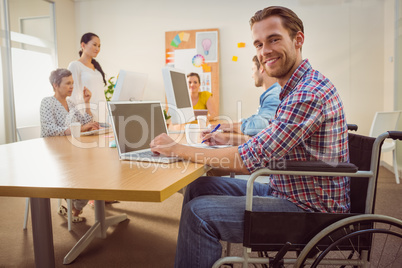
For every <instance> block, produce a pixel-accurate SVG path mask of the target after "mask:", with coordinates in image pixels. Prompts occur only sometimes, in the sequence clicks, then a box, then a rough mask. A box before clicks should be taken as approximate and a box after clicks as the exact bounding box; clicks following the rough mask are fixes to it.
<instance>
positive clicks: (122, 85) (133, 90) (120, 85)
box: [111, 70, 148, 101]
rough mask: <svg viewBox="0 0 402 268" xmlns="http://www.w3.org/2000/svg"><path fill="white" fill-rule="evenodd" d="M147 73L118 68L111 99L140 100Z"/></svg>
mask: <svg viewBox="0 0 402 268" xmlns="http://www.w3.org/2000/svg"><path fill="white" fill-rule="evenodd" d="M147 81H148V74H143V73H136V72H130V71H126V70H120V72H119V76H118V78H117V81H116V86H115V88H114V92H113V96H112V99H111V100H112V101H142V100H143V96H144V90H145V86H146V84H147Z"/></svg>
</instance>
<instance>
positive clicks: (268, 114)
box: [241, 83, 281, 136]
mask: <svg viewBox="0 0 402 268" xmlns="http://www.w3.org/2000/svg"><path fill="white" fill-rule="evenodd" d="M280 92H281V87H280V86H279V84H277V83H276V84H274V85H273V86H272V87H271V88H269V89H267V91H266V92H264V93H263V95H262V96H261V98H260V108H259V110H258V113H257V114H254V115H252V116H250V117H249V118H247V119H244V120H243V121H242V124H241V133H243V134H246V135H250V136H254V135H256V134H257V133H259V132H261V131H262V130H263V129H264V128H266V127H267V126H268V125H269V123H270V120H271V119H272V118H274V117H275V113H276V110H277V109H278V106H279V103H280V100H279V94H280Z"/></svg>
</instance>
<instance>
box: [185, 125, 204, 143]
mask: <svg viewBox="0 0 402 268" xmlns="http://www.w3.org/2000/svg"><path fill="white" fill-rule="evenodd" d="M185 132H186V140H187V143H188V144H197V143H199V137H200V128H199V127H198V124H187V125H186V126H185Z"/></svg>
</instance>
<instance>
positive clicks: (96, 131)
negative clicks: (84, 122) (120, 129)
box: [81, 128, 112, 136]
mask: <svg viewBox="0 0 402 268" xmlns="http://www.w3.org/2000/svg"><path fill="white" fill-rule="evenodd" d="M110 131H112V128H100V129H96V130H91V131H86V132H81V136H90V135H101V134H105V133H108V132H110Z"/></svg>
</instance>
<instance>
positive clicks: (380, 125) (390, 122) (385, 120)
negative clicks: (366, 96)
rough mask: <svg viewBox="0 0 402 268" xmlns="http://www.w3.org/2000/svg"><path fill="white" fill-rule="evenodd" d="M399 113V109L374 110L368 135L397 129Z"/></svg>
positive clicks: (376, 134)
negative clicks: (387, 110)
mask: <svg viewBox="0 0 402 268" xmlns="http://www.w3.org/2000/svg"><path fill="white" fill-rule="evenodd" d="M400 114H401V111H394V112H376V113H375V116H374V119H373V123H372V124H371V129H370V134H369V136H370V137H378V136H379V135H380V134H382V133H384V132H386V131H391V130H397V125H398V120H399V116H400Z"/></svg>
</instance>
